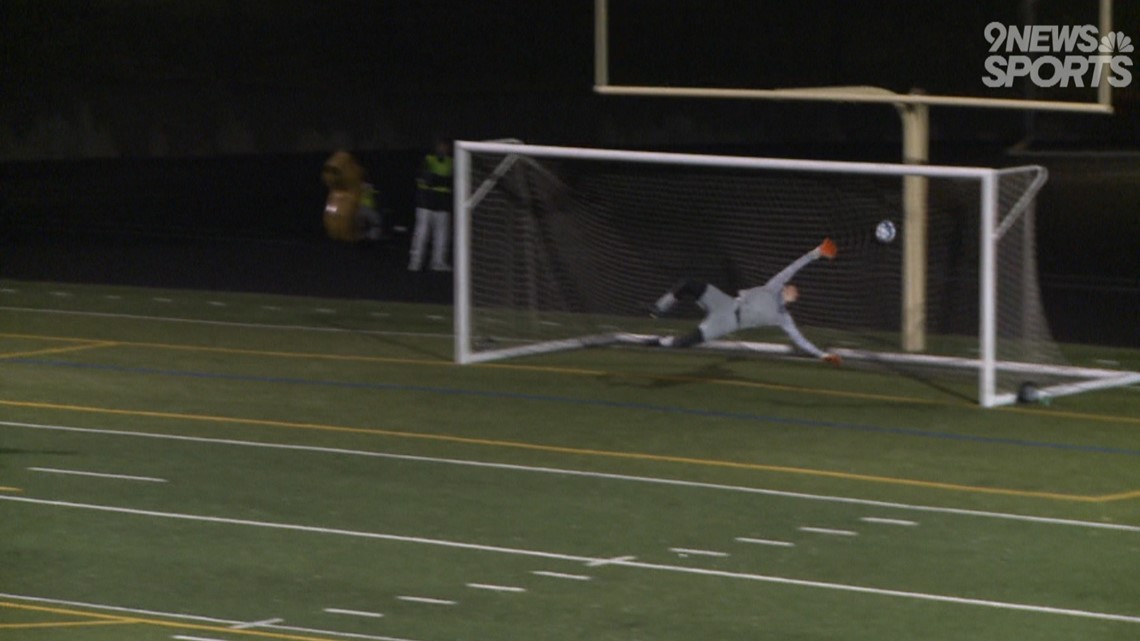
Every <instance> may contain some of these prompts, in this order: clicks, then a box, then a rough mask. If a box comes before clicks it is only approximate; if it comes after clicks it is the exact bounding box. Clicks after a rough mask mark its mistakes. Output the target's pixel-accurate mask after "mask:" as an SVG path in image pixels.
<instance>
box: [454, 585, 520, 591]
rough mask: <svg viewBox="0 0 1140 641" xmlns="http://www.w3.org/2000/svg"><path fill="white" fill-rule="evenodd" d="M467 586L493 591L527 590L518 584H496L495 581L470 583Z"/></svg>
mask: <svg viewBox="0 0 1140 641" xmlns="http://www.w3.org/2000/svg"><path fill="white" fill-rule="evenodd" d="M467 587H469V588H474V589H476V590H490V591H492V592H526V588H520V587H518V586H516V585H495V584H493V583H468V584H467Z"/></svg>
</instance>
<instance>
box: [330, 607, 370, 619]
mask: <svg viewBox="0 0 1140 641" xmlns="http://www.w3.org/2000/svg"><path fill="white" fill-rule="evenodd" d="M325 612H328V613H329V614H345V615H348V616H354V617H369V618H372V619H379V618H380V617H382V616H384V615H383V614H381V613H379V612H365V611H364V610H345V609H342V608H325Z"/></svg>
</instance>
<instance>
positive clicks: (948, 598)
mask: <svg viewBox="0 0 1140 641" xmlns="http://www.w3.org/2000/svg"><path fill="white" fill-rule="evenodd" d="M0 501H7V502H12V503H25V504H32V505H41V506H51V507H59V508H68V509H81V510H92V511H98V512H108V513H116V514H128V515H133V516H145V517H152V518H162V519H173V520H180V521H190V522H199V523H215V524H226V525H239V526H245V527H256V528H269V529H275V530H287V531H293V532H304V533H307V534H322V535H333V536H347V537H357V538H363V539H373V540H382V541H389V542H398V543H414V544H420V545H431V546H437V547H444V548H451V549H461V550H468V551H475V552H492V553H498V554H507V555H513V556H527V557H533V558H543V559H556V560H562V561H569V562H575V563H583V564H586V565H587V566H593V565H598V564H603V565H616V566H620V567H623V568H630V569H639V570H655V571H660V572H672V573H678V574H693V575H698V576H707V577H718V578H724V579H736V580H744V581H754V582H761V583H771V584H779V585H793V586H798V587H809V588H816V589H821V590H833V591H840V592H851V593H856V594H868V595H875V596H885V597H893V598H901V599H912V600H919V601H927V602H935V603H950V604H955V605H970V606H978V607H986V608H993V609H999V610H1010V611H1017V612H1034V613H1038V614H1055V615H1060V616H1069V617H1080V618H1087V619H1097V620H1101V621H1119V622H1123V623H1136V624H1140V615H1127V614H1115V613H1111V612H1096V611H1091V610H1077V609H1071V608H1057V607H1051V606H1044V605H1034V604H1030V603H1013V602H1007V601H996V600H992V599H979V598H972V597H960V596H955V595H949V594H933V593H926V592H912V591H906V590H892V589H888V588H876V587H871V586H863V585H852V584H846V583H834V582H830V581H811V580H806V579H795V578H790V577H781V576H772V575H765V574H752V573H747V572H731V571H727V570H710V569H705V568H694V567H685V566H676V565H665V564H660V563H645V562H641V561H636V560H633V559H632V558H631V557H619V558H608V559H607V558H594V557H587V556H580V555H575V554H562V553H559V552H548V551H543V550H531V549H522V548H510V547H505V546H495V545H483V544H479V543H468V542H464V541H453V540H447V539H431V538H426V537H415V536H404V535H398V534H387V533H383V532H365V531H358V530H345V529H339V528H323V527H315V526H311V525H298V524H293V523H280V522H272V521H255V520H249V519H235V518H228V517H222V516H210V515H205V514H184V513H177V512H160V511H157V510H140V509H134V508H128V507H119V506H113V505H96V504H90V503H74V502H70V501H54V500H46V499H34V498H29V497H17V496H3V495H0ZM499 587H503V588H506V589H511V588H510V587H509V586H499ZM520 589H521V588H520ZM0 596H3V595H0Z"/></svg>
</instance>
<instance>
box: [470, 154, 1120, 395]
mask: <svg viewBox="0 0 1140 641" xmlns="http://www.w3.org/2000/svg"><path fill="white" fill-rule="evenodd" d="M455 159H456V172H455V174H456V189H455V194H456V207H455V211H456V253H455V254H456V255H455V259H456V260H455V268H456V274H455V279H456V287H455V310H456V360H457V361H458V362H460V363H475V362H482V361H488V360H494V359H503V358H511V357H518V356H526V355H534V354H541V353H546V352H551V351H556V350H564V349H576V348H584V347H599V346H612V345H646V344H652V343H655V340H656V338H657V337H661V336H666V335H678V334H682V333H685V332H687V331H689V330H691V329H692V327H693V326H694V325H695V323H696V322H698V321H699V320H700V316H701V311H700V310H699V309H698V308H696V306H689V308H688V309H687V310H685V309H682V310H679V312H680V313H679V314H677V315H676V316H670V317H669V318H668V319H667V320H654V319H651V318H650V317H649V314H648V311H649V305H650V304H651V303H652V302H653V301H655V300H656V299H657V298H658V297H659V296H660V295H661V294H663V293H664V292H666V291H668V290H669V289H670V288H671V287H672V286H673V285H674V284H675V283H677V282H678V280H680V279H697V280H703V281H707V282H709V283H710V284H712V285H715V286H717V287H718V288H720V289H721V290H723V291H725V292H727V293H729V294H730V295H733V296H734V295H736V293H737V292H738V291H739V290H742V289H747V288H750V287H755V286H758V285H762V284H763V283H764V282H765V281H767V280H768V278H770V277H771V276H773V275H774V274H776V273H777V272H779V271H780V270H781V269H783V268H784V267H785V266H786V265H788V264H789V263H791V262H792V261H793V260H795V259H796V258H798V257H799V256H801V255H803V254H804V253H805V252H807V251H810V250H811V249H812V248H814V247H816V246H817V245H819V243H820V242H821V241H822V240H823V239H824V238H825V237H830V238H832V239H834V240H835V241H836V243H837V244H838V246H839V255H838V257H837V258H836V259H835V260H833V261H828V260H821V261H815V262H814V263H812V264H810V265H808V266H807V267H806V268H804V269H803V270H802V271H800V272H799V273H798V274H797V275H796V277H795V279H794V283H795V284H796V285H797V286H798V288H799V290H800V299H799V301H798V302H796V303H795V305H794V306H793V307H792V308H791V311H792V313H793V315H794V317H795V319H796V324H797V325H798V326H799V329H800V331H801V332H802V333H803V334H804V335H805V336H806V337H807V338H808V339H809V340H810V341H811V342H813V343H815V344H816V345H818V346H819V347H820V348H821V349H824V350H825V351H830V352H833V353H836V354H838V355H840V356H842V357H844V359H845V360H847V361H848V362H852V363H866V364H868V366H875V367H886V368H890V369H893V370H903V371H910V372H918V371H930V370H932V371H938V372H957V373H959V374H961V375H964V376H969V377H972V378H976V380H977V390H978V401H979V402H980V403H981V404H983V405H985V406H993V405H1001V404H1008V403H1012V402H1015V401H1016V400H1017V399H1018V394H1019V392H1031V393H1037V394H1040V395H1041V396H1042V397H1044V398H1049V397H1052V396H1058V395H1062V394H1069V393H1075V392H1077V391H1083V390H1086V389H1096V388H1099V387H1105V386H1109V385H1121V384H1129V383H1130V382H1135V381H1136V380H1140V375H1136V374H1131V373H1122V372H1118V371H1112V370H1101V369H1089V368H1076V367H1072V366H1069V365H1067V364H1066V363H1065V360H1064V358H1063V356H1062V354H1061V351H1060V350H1059V349H1058V346H1057V345H1056V344H1055V343H1054V342H1053V340H1052V338H1051V337H1050V335H1049V330H1048V326H1047V323H1046V320H1045V317H1044V313H1043V310H1042V305H1041V301H1040V297H1039V290H1038V285H1037V280H1036V273H1037V271H1036V262H1035V251H1034V207H1033V203H1034V196H1035V194H1036V193H1037V191H1038V190H1039V189H1040V187H1041V185H1042V184H1043V183H1044V181H1045V170H1044V169H1043V168H1041V167H1038V166H1026V167H1017V168H1011V169H1000V170H999V169H988V168H967V167H939V166H914V165H897V164H883V163H853V162H832V161H810V160H789V159H776V158H745V157H735V156H706V155H691V154H666V153H653V152H634V151H616V150H599V149H579V148H561V147H540V146H531V145H522V144H510V143H476V142H460V143H458V144H457V145H456V153H455ZM915 178H918V179H921V181H922V185H921V186H922V190H923V193H924V194H925V198H924V200H925V205H924V206H923V207H922V210H921V211H919V212H910V215H908V216H904V213H903V210H904V204H903V202H902V201H903V197H902V193H903V191H902V186H903V184H904V182H905V181H906V180H914V179H915ZM915 216H917V218H916V217H915ZM883 220H889V221H892V222H893V223H894V224H895V225H896V226H898V227H901V228H903V229H902V232H905V231H906V229H905V227H906V225H908V224H909V225H912V226H915V227H918V226H919V225H921V226H922V227H924V228H925V230H924V233H922V234H921V235H920V236H918V238H919V239H922V238H924V240H920V241H916V240H915V239H914V238H913V236H914V234H910V235H908V234H906V233H901V232H900V233H899V235H898V237H897V238H896V239H895V240H894V241H893V242H891V243H882V242H879V241H878V240H877V239H876V238H875V235H874V230H875V228H876V225H877V224H878V223H879V222H880V221H883ZM904 239H909V242H911V243H915V242H921V245H922V247H921V250H922V251H921V252H920V253H919V254H917V255H918V256H921V261H922V262H921V268H920V269H915V268H914V267H913V266H909V267H905V266H904V265H905V263H906V261H904V259H903V254H904V244H905V241H904ZM908 272H910V273H909V274H908ZM908 280H909V282H908ZM916 281H917V285H916ZM916 286H917V287H918V288H919V290H920V291H921V296H920V297H919V299H918V300H921V301H922V304H921V308H919V309H915V305H914V303H913V300H914V299H912V298H907V297H905V296H904V295H903V294H902V292H903V290H904V288H906V287H910V288H911V289H913V288H915V287H916ZM907 301H911V302H907ZM908 305H909V306H910V307H911V309H905V308H906V307H907V306H908ZM916 328H917V329H916ZM916 331H917V332H919V333H920V340H919V341H918V344H920V345H921V346H922V348H921V350H916V349H915V348H914V345H915V341H914V340H913V339H914V336H913V335H912V336H910V338H911V340H909V341H904V340H903V338H904V336H903V335H904V333H908V332H909V333H911V334H913V333H914V332H916ZM903 344H906V345H908V349H907V350H903V349H901V348H900V345H903ZM701 349H720V350H733V351H746V352H752V353H767V354H774V355H787V354H792V353H793V349H792V348H791V347H790V341H789V340H788V339H787V337H786V336H784V335H783V334H782V332H780V330H778V329H776V330H774V329H772V328H766V329H765V328H761V329H754V330H747V331H742V332H739V333H737V334H733V335H730V336H728V337H725V338H724V339H722V340H717V341H711V342H709V343H706V344H704V345H702V346H701ZM1129 377H1132V378H1129ZM1027 383H1029V384H1031V387H1026V384H1027Z"/></svg>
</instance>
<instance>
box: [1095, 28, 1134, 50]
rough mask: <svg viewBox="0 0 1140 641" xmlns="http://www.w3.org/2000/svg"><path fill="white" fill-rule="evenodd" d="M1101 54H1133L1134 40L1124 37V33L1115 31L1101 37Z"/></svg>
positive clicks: (1098, 48)
mask: <svg viewBox="0 0 1140 641" xmlns="http://www.w3.org/2000/svg"><path fill="white" fill-rule="evenodd" d="M1097 50H1098V51H1099V52H1100V53H1108V54H1113V53H1132V38H1129V37H1128V36H1126V35H1124V32H1123V31H1113V32H1111V33H1108V34H1105V35H1103V36H1101V37H1100V46H1099V47H1097Z"/></svg>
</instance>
